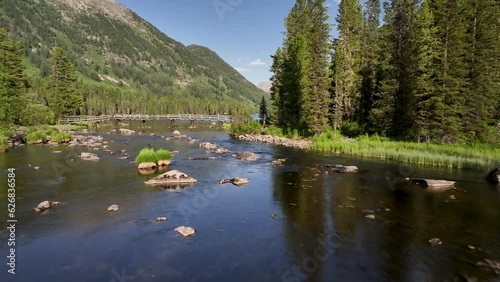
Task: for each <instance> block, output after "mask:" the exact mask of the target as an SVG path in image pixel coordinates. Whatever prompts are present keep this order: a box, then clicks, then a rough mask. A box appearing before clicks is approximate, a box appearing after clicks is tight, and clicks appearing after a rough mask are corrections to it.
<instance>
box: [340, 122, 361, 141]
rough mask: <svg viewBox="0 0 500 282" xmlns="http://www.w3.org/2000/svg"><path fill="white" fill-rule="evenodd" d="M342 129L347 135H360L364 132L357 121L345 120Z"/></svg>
mask: <svg viewBox="0 0 500 282" xmlns="http://www.w3.org/2000/svg"><path fill="white" fill-rule="evenodd" d="M340 131H341V132H342V134H343V135H345V136H347V137H351V138H354V137H358V136H359V135H361V133H362V131H363V130H362V129H361V127H360V126H359V124H358V123H357V122H355V121H348V122H343V123H342V125H341V127H340Z"/></svg>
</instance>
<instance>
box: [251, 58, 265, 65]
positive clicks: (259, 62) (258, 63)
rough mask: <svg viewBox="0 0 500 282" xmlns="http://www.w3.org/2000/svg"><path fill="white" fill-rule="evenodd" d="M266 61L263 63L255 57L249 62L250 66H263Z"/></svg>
mask: <svg viewBox="0 0 500 282" xmlns="http://www.w3.org/2000/svg"><path fill="white" fill-rule="evenodd" d="M265 64H266V63H264V62H263V61H262V60H261V59H257V60H255V61H252V62H250V64H249V65H250V66H263V65H265Z"/></svg>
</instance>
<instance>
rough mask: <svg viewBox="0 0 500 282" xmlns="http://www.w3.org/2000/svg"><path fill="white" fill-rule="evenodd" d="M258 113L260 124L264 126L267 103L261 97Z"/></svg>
mask: <svg viewBox="0 0 500 282" xmlns="http://www.w3.org/2000/svg"><path fill="white" fill-rule="evenodd" d="M259 113H260V116H261V117H262V124H263V125H266V119H267V103H266V98H265V97H264V96H262V100H261V101H260V107H259Z"/></svg>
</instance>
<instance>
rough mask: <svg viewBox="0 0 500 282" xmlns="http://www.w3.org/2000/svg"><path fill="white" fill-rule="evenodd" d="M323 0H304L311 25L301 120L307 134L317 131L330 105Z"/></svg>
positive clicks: (323, 125) (325, 120)
mask: <svg viewBox="0 0 500 282" xmlns="http://www.w3.org/2000/svg"><path fill="white" fill-rule="evenodd" d="M324 3H325V0H308V5H309V6H310V8H309V11H310V15H309V18H310V20H311V24H310V26H309V29H308V31H307V33H306V34H305V38H306V42H307V54H306V63H305V74H306V76H305V77H306V79H305V80H304V81H303V86H304V91H303V94H302V97H303V99H302V103H301V105H302V109H301V111H302V114H301V120H302V121H303V122H304V123H305V125H306V126H307V133H308V134H319V133H321V132H322V131H323V130H324V129H325V128H326V127H327V126H328V121H329V109H328V106H327V105H330V93H329V91H328V90H329V88H330V84H331V82H330V74H329V68H328V67H329V64H330V60H329V54H330V41H329V37H330V30H331V26H330V24H329V23H328V18H329V16H328V11H327V7H326V6H325V4H324Z"/></svg>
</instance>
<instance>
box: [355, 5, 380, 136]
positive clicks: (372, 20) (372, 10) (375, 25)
mask: <svg viewBox="0 0 500 282" xmlns="http://www.w3.org/2000/svg"><path fill="white" fill-rule="evenodd" d="M366 6H367V9H366V11H365V17H364V25H363V31H362V35H363V36H362V43H363V48H362V50H361V52H362V56H361V70H360V75H361V90H360V102H359V105H358V112H359V114H358V121H359V123H360V125H361V126H362V127H363V128H364V130H365V131H366V130H367V129H368V127H369V122H368V119H369V114H370V111H371V109H372V107H373V96H374V95H375V93H376V91H377V83H378V82H377V66H378V64H379V61H378V59H379V58H378V53H379V34H378V31H379V25H380V20H379V17H380V0H368V1H367V2H366Z"/></svg>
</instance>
